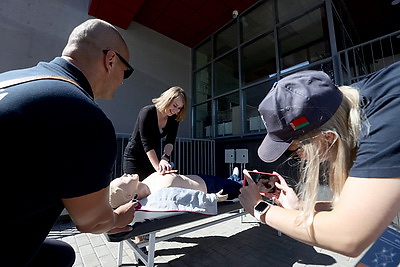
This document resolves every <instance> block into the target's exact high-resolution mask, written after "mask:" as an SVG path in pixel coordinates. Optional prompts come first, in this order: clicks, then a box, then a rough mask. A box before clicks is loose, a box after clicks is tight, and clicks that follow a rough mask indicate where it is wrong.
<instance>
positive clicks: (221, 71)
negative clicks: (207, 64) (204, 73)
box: [214, 51, 239, 95]
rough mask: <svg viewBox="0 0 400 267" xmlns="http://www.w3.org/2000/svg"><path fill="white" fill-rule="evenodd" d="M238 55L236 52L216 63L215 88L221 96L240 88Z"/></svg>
mask: <svg viewBox="0 0 400 267" xmlns="http://www.w3.org/2000/svg"><path fill="white" fill-rule="evenodd" d="M238 69H239V66H238V53H237V52H236V51H235V52H234V53H231V54H229V55H226V56H224V57H223V58H221V59H219V60H217V61H216V62H215V71H214V88H215V91H214V92H215V94H216V95H220V94H223V93H226V92H229V91H232V90H235V89H237V88H238V87H239V70H238Z"/></svg>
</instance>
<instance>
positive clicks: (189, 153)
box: [113, 134, 215, 177]
mask: <svg viewBox="0 0 400 267" xmlns="http://www.w3.org/2000/svg"><path fill="white" fill-rule="evenodd" d="M129 137H130V135H127V134H117V149H118V150H117V151H118V152H117V159H116V161H115V165H114V174H113V176H114V177H119V176H121V175H122V174H123V170H122V160H123V157H124V149H125V147H126V145H127V143H128V140H129ZM163 147H164V145H163V141H161V148H163ZM160 153H161V152H160ZM171 161H172V162H173V163H174V165H175V169H177V170H178V171H179V173H182V174H208V175H215V141H214V140H209V139H192V138H181V137H178V138H176V141H175V144H174V150H173V151H172V155H171Z"/></svg>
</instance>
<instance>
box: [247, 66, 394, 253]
mask: <svg viewBox="0 0 400 267" xmlns="http://www.w3.org/2000/svg"><path fill="white" fill-rule="evenodd" d="M398 77H400V62H397V63H395V64H393V65H391V66H388V67H386V68H384V69H382V70H380V71H378V72H376V73H372V74H370V75H368V76H367V77H365V78H364V79H363V80H361V81H359V82H358V83H356V84H353V85H352V86H351V87H350V86H342V87H340V88H338V87H336V85H335V84H334V83H333V82H332V81H331V79H330V78H329V76H328V75H327V74H325V73H324V72H322V71H302V72H299V73H295V74H292V75H289V76H287V77H285V78H283V79H281V80H279V81H278V82H277V83H275V85H274V86H273V88H272V89H271V91H270V92H269V93H268V94H267V96H266V97H265V98H264V100H263V101H262V102H261V104H260V106H259V112H260V115H261V118H262V119H263V121H264V124H265V126H266V128H267V130H268V134H267V135H266V137H265V139H264V140H263V142H262V144H261V146H260V147H259V149H258V155H259V157H260V158H261V159H262V160H263V161H265V162H273V161H275V160H277V159H278V158H279V157H280V156H282V155H283V154H284V153H285V151H287V152H289V153H291V154H292V155H296V157H298V160H299V171H300V173H299V177H300V181H299V184H298V187H297V188H291V187H289V186H288V185H287V184H286V181H285V179H284V178H283V177H282V176H280V175H278V178H279V183H276V186H277V187H278V189H279V190H281V193H280V195H279V197H278V198H277V199H276V201H275V202H276V203H277V204H278V205H277V206H276V205H269V204H268V203H265V202H263V201H262V199H261V196H260V194H259V192H258V190H257V186H256V184H255V183H254V181H253V180H252V179H251V177H250V176H249V174H248V173H245V175H246V179H247V181H248V183H249V185H248V186H246V187H243V188H241V194H240V195H239V199H240V202H241V204H242V205H243V207H244V208H245V210H246V211H248V212H249V213H251V214H254V215H256V216H257V217H258V218H259V220H260V221H261V222H262V223H265V224H268V225H270V226H271V227H273V228H275V229H277V230H279V231H281V232H283V233H285V234H286V235H288V236H291V237H292V238H295V239H297V240H299V241H302V242H305V243H307V244H310V245H313V246H317V247H320V248H324V249H328V250H331V251H335V252H338V253H341V254H344V255H347V256H350V257H356V256H358V255H360V254H361V253H362V252H363V251H364V250H365V249H366V248H367V247H368V246H370V245H371V244H372V243H373V242H374V241H375V240H376V239H377V238H378V237H379V236H380V235H381V234H382V233H383V232H384V231H385V229H386V228H387V227H388V226H389V225H390V224H391V222H392V220H393V218H394V217H395V216H396V215H397V214H398V213H399V211H400V156H399V151H400V139H399V138H398V134H397V133H398V131H399V129H400V120H399V118H398V116H399V114H400V97H399V96H400V93H399V92H400V83H399V78H398ZM322 187H328V188H329V189H330V193H331V196H332V197H331V198H330V199H328V201H325V202H319V200H320V199H319V198H318V192H319V191H320V189H321V188H322ZM325 200H326V199H325Z"/></svg>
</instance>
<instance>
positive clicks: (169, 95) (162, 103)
mask: <svg viewBox="0 0 400 267" xmlns="http://www.w3.org/2000/svg"><path fill="white" fill-rule="evenodd" d="M178 97H181V98H182V100H183V107H182V109H181V110H180V111H179V112H178V114H176V120H177V121H183V119H184V118H185V114H186V103H187V102H186V101H187V100H186V93H185V91H184V90H183V89H182V88H181V87H179V86H173V87H171V88H169V89H168V90H166V91H164V92H163V93H162V94H161V95H160V96H159V97H157V98H153V99H152V102H153V103H154V104H155V106H156V108H157V109H158V110H159V111H160V112H163V113H164V112H165V110H166V109H167V108H168V106H169V105H171V103H172V101H174V99H175V98H178Z"/></svg>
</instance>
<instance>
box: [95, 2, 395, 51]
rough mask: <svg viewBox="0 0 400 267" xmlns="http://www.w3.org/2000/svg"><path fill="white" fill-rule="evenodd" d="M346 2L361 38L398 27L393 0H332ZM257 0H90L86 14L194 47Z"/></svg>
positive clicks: (385, 32)
mask: <svg viewBox="0 0 400 267" xmlns="http://www.w3.org/2000/svg"><path fill="white" fill-rule="evenodd" d="M280 1H282V0H280ZM333 1H334V2H335V1H339V2H342V3H346V5H347V7H348V12H349V18H352V20H353V21H354V25H355V27H356V30H357V32H358V33H359V34H360V40H361V41H367V40H370V39H372V38H376V37H379V36H382V35H384V34H387V33H390V32H393V31H395V30H399V29H400V20H399V19H398V18H397V16H398V14H399V13H400V10H399V9H400V4H399V5H396V6H393V5H391V3H392V1H393V0H379V1H377V0H333ZM256 2H258V1H257V0H92V1H91V3H90V6H89V15H92V16H95V17H97V18H100V19H103V20H106V21H108V22H110V23H112V24H114V25H116V26H118V27H121V28H123V29H127V28H128V27H129V25H130V23H131V22H132V21H135V22H137V23H140V24H142V25H143V26H145V27H148V28H150V29H153V30H155V31H157V32H159V33H161V34H163V35H165V36H167V37H170V38H172V39H173V40H176V41H178V42H180V43H182V44H184V45H186V46H189V47H194V46H196V45H197V44H198V43H199V42H201V41H202V40H204V39H205V38H206V37H208V36H210V35H211V34H212V33H213V32H215V31H216V30H218V29H219V28H221V27H222V26H224V25H225V24H227V23H228V22H229V21H231V20H232V12H233V10H237V11H238V12H239V14H240V13H241V12H242V11H244V10H246V9H247V8H249V7H250V6H252V5H254V4H255V3H256Z"/></svg>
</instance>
